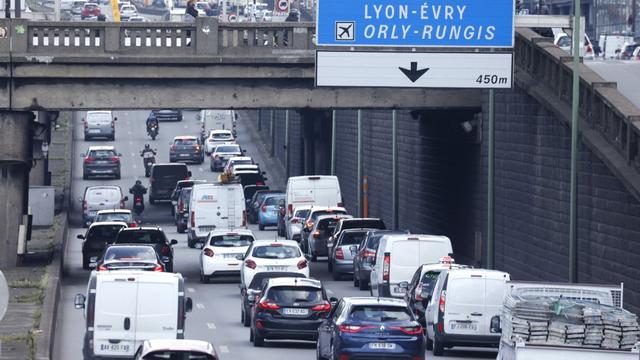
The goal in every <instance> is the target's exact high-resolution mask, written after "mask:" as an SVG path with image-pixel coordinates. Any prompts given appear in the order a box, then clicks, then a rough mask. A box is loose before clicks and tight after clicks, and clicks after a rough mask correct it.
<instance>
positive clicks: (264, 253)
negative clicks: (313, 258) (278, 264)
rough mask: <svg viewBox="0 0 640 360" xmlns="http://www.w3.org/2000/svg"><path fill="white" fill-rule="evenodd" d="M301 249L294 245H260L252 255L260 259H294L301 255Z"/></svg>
mask: <svg viewBox="0 0 640 360" xmlns="http://www.w3.org/2000/svg"><path fill="white" fill-rule="evenodd" d="M300 255H301V254H300V249H298V248H297V247H294V246H282V245H280V246H273V245H266V246H258V247H256V248H255V249H253V253H252V256H253V257H256V258H259V259H292V258H297V257H300Z"/></svg>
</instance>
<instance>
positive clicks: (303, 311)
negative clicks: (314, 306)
mask: <svg viewBox="0 0 640 360" xmlns="http://www.w3.org/2000/svg"><path fill="white" fill-rule="evenodd" d="M282 313H283V314H284V315H296V316H305V315H309V309H297V308H284V309H282Z"/></svg>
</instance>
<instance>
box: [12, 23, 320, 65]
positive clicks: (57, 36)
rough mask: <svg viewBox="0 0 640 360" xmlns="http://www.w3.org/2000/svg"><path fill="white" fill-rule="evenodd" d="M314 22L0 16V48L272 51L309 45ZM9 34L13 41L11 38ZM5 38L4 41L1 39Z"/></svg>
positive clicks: (37, 51) (53, 52)
mask: <svg viewBox="0 0 640 360" xmlns="http://www.w3.org/2000/svg"><path fill="white" fill-rule="evenodd" d="M314 26H315V25H314V24H313V23H220V22H218V21H217V19H214V18H198V19H197V22H195V23H172V22H157V23H113V22H98V21H82V22H46V21H24V20H21V19H17V20H15V19H14V20H4V19H0V28H6V29H9V30H10V31H11V36H7V37H5V38H0V52H2V50H4V49H7V50H9V49H10V48H11V52H12V53H13V54H18V55H34V56H38V55H46V56H53V57H55V56H74V55H78V56H82V55H91V56H95V55H108V56H112V55H138V56H145V55H149V56H154V55H161V56H164V57H171V56H176V57H184V56H199V55H202V56H208V55H220V56H224V55H232V56H240V55H244V56H246V57H252V56H266V55H273V54H274V50H275V49H277V50H308V49H312V48H313V35H314V29H315V28H314ZM10 38H13V41H12V44H11V46H9V44H8V43H9V39H10ZM3 43H4V44H3Z"/></svg>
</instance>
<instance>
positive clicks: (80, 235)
mask: <svg viewBox="0 0 640 360" xmlns="http://www.w3.org/2000/svg"><path fill="white" fill-rule="evenodd" d="M76 237H77V238H78V239H80V240H84V235H82V234H78V236H76Z"/></svg>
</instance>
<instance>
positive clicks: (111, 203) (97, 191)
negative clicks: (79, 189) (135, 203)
mask: <svg viewBox="0 0 640 360" xmlns="http://www.w3.org/2000/svg"><path fill="white" fill-rule="evenodd" d="M79 200H80V201H81V202H82V224H83V225H84V226H85V227H88V226H89V225H91V223H92V222H93V220H94V219H95V217H96V215H97V214H98V211H100V210H106V209H124V202H125V201H127V200H129V198H128V197H126V196H123V194H122V189H121V188H120V186H116V185H110V186H89V187H87V188H86V189H85V190H84V196H83V197H82V198H80V199H79Z"/></svg>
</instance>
